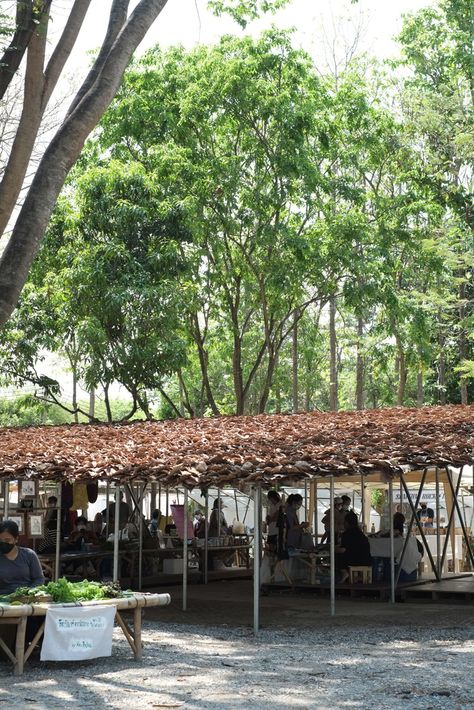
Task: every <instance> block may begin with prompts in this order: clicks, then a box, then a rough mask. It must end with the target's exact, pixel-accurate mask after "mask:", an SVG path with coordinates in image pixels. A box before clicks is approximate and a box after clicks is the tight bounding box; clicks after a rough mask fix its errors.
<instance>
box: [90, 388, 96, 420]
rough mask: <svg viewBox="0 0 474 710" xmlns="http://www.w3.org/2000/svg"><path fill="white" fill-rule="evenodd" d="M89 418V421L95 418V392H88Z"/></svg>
mask: <svg viewBox="0 0 474 710" xmlns="http://www.w3.org/2000/svg"><path fill="white" fill-rule="evenodd" d="M89 416H90V417H91V419H93V418H94V417H95V390H91V391H90V392H89Z"/></svg>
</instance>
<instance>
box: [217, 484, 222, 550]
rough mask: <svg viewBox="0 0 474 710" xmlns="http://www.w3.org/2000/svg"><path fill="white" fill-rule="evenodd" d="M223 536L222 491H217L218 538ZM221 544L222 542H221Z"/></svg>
mask: <svg viewBox="0 0 474 710" xmlns="http://www.w3.org/2000/svg"><path fill="white" fill-rule="evenodd" d="M220 536H221V489H220V488H218V489H217V537H220ZM219 543H220V540H219Z"/></svg>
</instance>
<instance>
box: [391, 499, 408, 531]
mask: <svg viewBox="0 0 474 710" xmlns="http://www.w3.org/2000/svg"><path fill="white" fill-rule="evenodd" d="M404 525H405V516H404V515H403V513H402V511H401V510H400V506H399V505H397V507H396V510H395V512H394V514H393V532H394V535H395V536H396V537H403V526H404Z"/></svg>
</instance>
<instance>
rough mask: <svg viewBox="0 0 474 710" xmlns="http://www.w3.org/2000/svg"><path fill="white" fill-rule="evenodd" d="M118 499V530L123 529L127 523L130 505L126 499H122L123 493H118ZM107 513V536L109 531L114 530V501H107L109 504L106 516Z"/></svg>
mask: <svg viewBox="0 0 474 710" xmlns="http://www.w3.org/2000/svg"><path fill="white" fill-rule="evenodd" d="M115 496H117V493H115ZM119 501H120V502H119V530H123V529H124V528H125V526H126V525H127V523H128V519H129V517H130V506H129V504H128V503H127V502H126V501H124V499H123V493H120V496H119ZM107 513H108V517H109V525H108V528H107V533H106V534H107V537H108V536H109V535H110V533H113V532H115V501H112V502H110V503H109V506H108V508H107V510H106V517H107Z"/></svg>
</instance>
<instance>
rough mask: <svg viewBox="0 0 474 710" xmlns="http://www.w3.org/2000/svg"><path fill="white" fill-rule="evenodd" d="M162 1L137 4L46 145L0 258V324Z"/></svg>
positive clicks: (9, 308)
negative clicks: (86, 144)
mask: <svg viewBox="0 0 474 710" xmlns="http://www.w3.org/2000/svg"><path fill="white" fill-rule="evenodd" d="M166 2H167V0H141V1H140V2H139V4H138V5H137V7H136V8H135V10H134V11H133V12H132V14H131V16H130V18H129V19H128V20H127V22H126V24H125V25H124V27H123V28H122V30H121V31H120V32H119V34H118V36H117V39H116V40H115V42H114V43H113V46H112V48H111V49H110V51H109V53H108V55H107V58H106V59H105V61H104V62H103V64H102V67H101V70H100V72H99V74H98V76H97V77H96V79H95V81H94V82H93V84H92V86H91V87H90V89H89V90H88V92H87V93H86V94H85V96H84V97H83V98H82V99H81V101H80V102H79V104H78V105H77V106H76V107H75V108H74V110H73V111H72V112H71V113H70V114H69V115H68V116H67V118H66V120H65V121H64V123H63V124H62V126H61V127H60V128H59V130H58V132H57V133H56V135H55V137H54V138H53V139H52V141H51V143H50V144H49V146H48V148H47V149H46V151H45V153H44V156H43V158H42V160H41V162H40V164H39V166H38V170H37V172H36V174H35V177H34V178H33V181H32V183H31V186H30V188H29V190H28V194H27V196H26V198H25V201H24V204H23V207H22V208H21V210H20V213H19V215H18V217H17V220H16V223H15V225H14V227H13V231H12V234H11V237H10V239H9V241H8V244H7V246H6V247H5V250H4V252H3V254H2V257H1V260H0V326H1V325H3V324H5V323H6V321H7V320H8V318H9V317H10V315H11V313H12V312H13V310H14V308H15V307H16V304H17V302H18V298H19V296H20V293H21V290H22V288H23V286H24V284H25V281H26V279H27V277H28V272H29V269H30V266H31V263H32V261H33V259H34V257H35V256H36V253H37V251H38V249H39V246H40V244H41V240H42V239H43V236H44V233H45V231H46V228H47V225H48V221H49V218H50V216H51V213H52V211H53V209H54V206H55V204H56V200H57V198H58V195H59V193H60V191H61V189H62V187H63V185H64V182H65V180H66V177H67V175H68V173H69V171H70V169H71V168H72V166H73V165H74V163H75V162H76V160H77V158H78V157H79V155H80V153H81V150H82V147H83V145H84V142H85V141H86V139H87V137H88V136H89V134H90V133H91V131H92V130H93V129H94V128H95V126H96V125H97V123H98V121H99V119H100V118H101V117H102V115H103V114H104V112H105V110H106V109H107V108H108V106H109V104H110V102H111V101H112V99H113V98H114V96H115V94H116V92H117V90H118V88H119V86H120V82H121V79H122V76H123V73H124V71H125V68H126V66H127V64H128V62H129V60H130V58H131V56H132V54H133V52H134V51H135V49H136V47H137V46H138V44H139V43H140V42H141V40H142V39H143V38H144V36H145V34H146V32H147V30H148V29H149V27H150V26H151V25H152V23H153V22H154V20H155V19H156V17H157V16H158V15H159V14H160V12H161V10H162V9H163V7H164V6H165V5H166ZM124 3H125V6H126V7H128V0H127V1H125V0H122V1H121V2H120V0H115V2H114V4H113V8H116V7H118V6H121V5H124Z"/></svg>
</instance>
